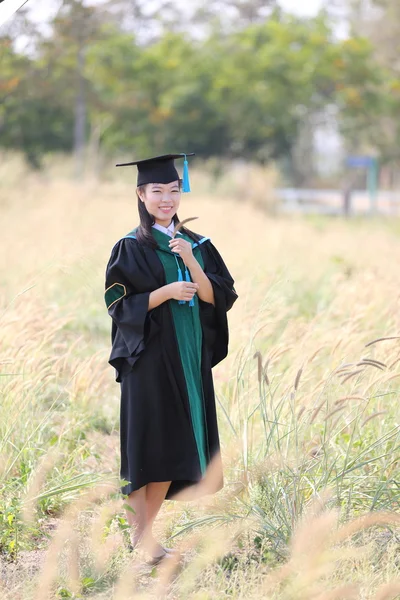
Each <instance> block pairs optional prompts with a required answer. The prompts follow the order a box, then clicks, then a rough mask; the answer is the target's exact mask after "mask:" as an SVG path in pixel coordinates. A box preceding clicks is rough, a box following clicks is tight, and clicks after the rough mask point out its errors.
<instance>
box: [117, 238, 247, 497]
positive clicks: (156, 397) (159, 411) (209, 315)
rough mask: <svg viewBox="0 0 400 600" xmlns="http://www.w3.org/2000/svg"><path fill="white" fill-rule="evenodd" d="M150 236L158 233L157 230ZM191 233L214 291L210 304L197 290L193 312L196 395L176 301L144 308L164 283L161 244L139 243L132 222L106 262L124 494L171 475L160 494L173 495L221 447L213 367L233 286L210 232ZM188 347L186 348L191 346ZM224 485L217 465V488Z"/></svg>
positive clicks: (220, 353)
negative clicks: (200, 424) (200, 421)
mask: <svg viewBox="0 0 400 600" xmlns="http://www.w3.org/2000/svg"><path fill="white" fill-rule="evenodd" d="M163 235H164V234H161V236H163ZM154 237H155V238H156V239H157V238H158V239H161V238H160V237H159V235H155V236H154ZM197 237H198V243H194V242H193V243H192V245H193V253H194V255H195V256H196V253H197V254H198V260H199V262H200V264H201V265H202V267H203V270H204V272H205V273H206V275H207V276H208V278H209V280H210V281H211V284H212V287H213V291H214V299H215V306H213V305H212V304H210V303H208V302H204V301H202V300H200V299H199V298H198V297H197V296H196V309H197V310H196V311H194V312H193V318H197V319H198V320H199V326H200V327H199V329H200V330H201V338H200V340H201V346H200V351H199V362H200V363H201V364H200V365H199V374H200V378H201V383H200V384H199V387H201V389H200V390H199V394H198V395H197V396H198V397H197V399H195V398H193V397H192V396H193V389H192V388H191V384H193V382H189V380H188V373H187V369H185V368H184V366H185V365H184V364H183V363H182V347H180V343H181V346H182V343H186V344H190V341H188V340H190V339H191V336H190V335H187V336H184V337H185V339H186V340H187V341H186V342H182V341H181V339H180V338H179V339H178V335H177V331H178V332H179V330H180V331H181V332H182V329H179V328H178V327H177V322H176V319H177V318H178V317H177V313H179V310H177V304H178V302H177V301H176V300H169V301H167V302H164V303H163V304H161V305H160V306H157V307H156V308H154V309H152V310H150V311H149V310H148V304H149V296H150V293H151V292H152V291H154V290H156V289H158V288H160V287H162V286H163V285H166V283H167V277H166V267H165V265H164V264H163V261H162V260H161V259H160V256H161V255H160V252H159V251H158V250H155V249H152V248H150V247H147V246H143V245H140V244H139V243H138V242H137V240H136V238H135V230H134V231H133V232H131V234H128V236H126V237H124V238H122V239H121V240H119V241H118V242H117V243H116V244H115V246H114V247H113V249H112V251H111V256H110V259H109V261H108V264H107V268H106V282H105V287H106V293H105V299H106V305H107V309H108V312H109V314H110V316H111V318H112V326H111V342H112V349H111V354H110V357H109V363H110V364H111V365H112V366H113V367H114V368H115V374H116V381H117V382H119V383H120V385H121V404H120V450H121V469H120V476H121V479H124V480H125V481H127V482H129V483H127V484H125V485H123V486H122V487H121V492H122V493H123V494H130V493H131V492H132V491H134V490H137V489H139V488H140V487H142V486H144V485H146V484H147V483H149V482H153V481H171V485H170V487H169V490H168V492H167V495H166V498H167V499H171V498H173V496H174V495H175V494H176V493H177V492H181V491H182V490H184V489H185V488H187V487H189V486H191V485H193V484H195V483H197V482H199V481H200V480H201V479H202V477H203V475H204V466H208V464H209V463H210V461H211V460H212V459H213V458H215V457H216V455H218V454H219V448H220V445H219V436H218V426H217V416H216V406H215V397H214V388H213V379H212V371H211V369H212V367H213V366H215V365H216V364H218V363H219V362H220V361H221V360H223V359H224V358H225V356H226V355H227V351H228V341H229V333H228V323H227V315H226V313H227V311H228V310H229V309H230V308H231V307H232V305H233V303H234V302H235V300H236V299H237V294H236V291H235V289H234V281H233V279H232V276H231V275H230V273H229V271H228V269H227V267H226V265H225V263H224V261H223V259H222V257H221V256H220V254H219V252H218V251H217V249H216V248H215V247H214V245H213V244H212V243H211V240H209V239H208V238H202V237H201V236H197ZM180 260H181V259H180ZM176 280H178V275H177V277H176ZM173 303H175V305H174V306H173ZM184 308H185V310H186V311H187V310H188V307H187V306H185V307H184ZM181 325H182V324H181ZM183 326H184V327H185V326H186V327H188V325H183ZM192 337H193V339H194V338H195V336H192ZM188 350H189V352H190V353H191V352H192V348H190V347H189V348H188ZM190 390H192V391H190ZM199 397H200V398H201V403H202V407H201V409H199V410H201V412H202V415H203V418H204V453H203V452H202V451H200V449H199V440H198V438H197V439H196V436H197V434H198V431H197V430H196V428H195V425H196V423H195V421H194V413H193V402H197V403H198V401H199V400H198V398H199ZM197 408H199V407H198V406H197ZM222 485H223V478H222V471H221V474H220V482H219V485H218V489H220V488H221V487H222Z"/></svg>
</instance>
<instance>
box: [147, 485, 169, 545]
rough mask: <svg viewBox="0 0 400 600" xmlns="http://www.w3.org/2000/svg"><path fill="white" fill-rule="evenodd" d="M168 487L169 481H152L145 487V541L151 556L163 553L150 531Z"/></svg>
mask: <svg viewBox="0 0 400 600" xmlns="http://www.w3.org/2000/svg"><path fill="white" fill-rule="evenodd" d="M170 485H171V482H170V481H154V482H151V483H148V484H147V485H146V540H147V544H148V550H149V551H150V552H151V554H153V555H159V554H160V553H162V552H163V549H162V546H161V544H159V543H158V542H156V540H155V539H154V536H153V531H152V529H153V523H154V521H155V519H156V517H157V515H158V513H159V510H160V508H161V505H162V503H163V501H164V500H165V496H166V495H167V492H168V488H169V486H170Z"/></svg>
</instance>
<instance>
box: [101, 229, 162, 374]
mask: <svg viewBox="0 0 400 600" xmlns="http://www.w3.org/2000/svg"><path fill="white" fill-rule="evenodd" d="M156 287H157V286H153V285H151V283H149V281H148V278H147V277H146V268H145V264H144V258H143V256H142V254H141V251H140V248H138V245H137V242H136V241H134V240H131V239H122V240H120V241H119V242H117V243H116V244H115V246H114V248H113V249H112V251H111V256H110V260H109V261H108V264H107V267H106V281H105V288H106V289H105V302H106V306H107V310H108V314H109V315H110V317H111V318H112V321H113V323H112V330H111V341H112V350H111V354H110V358H109V363H110V364H111V365H112V366H114V367H115V369H116V371H117V378H116V380H117V381H121V374H122V372H123V371H124V370H127V369H128V370H130V369H131V368H132V367H133V365H134V364H135V363H136V361H137V360H138V359H139V357H140V354H141V353H142V352H143V350H144V348H145V345H146V342H147V341H148V340H149V339H150V337H152V336H153V335H154V334H155V332H156V330H157V328H158V326H157V323H156V322H155V321H154V319H152V312H153V311H148V306H149V296H150V293H151V291H153V290H152V289H151V288H153V289H156Z"/></svg>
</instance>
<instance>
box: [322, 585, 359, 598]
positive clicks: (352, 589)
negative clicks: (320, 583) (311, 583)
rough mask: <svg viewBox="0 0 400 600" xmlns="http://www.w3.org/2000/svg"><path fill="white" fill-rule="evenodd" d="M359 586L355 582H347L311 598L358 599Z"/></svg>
mask: <svg viewBox="0 0 400 600" xmlns="http://www.w3.org/2000/svg"><path fill="white" fill-rule="evenodd" d="M359 593H360V586H359V585H357V584H355V583H347V584H345V585H341V586H340V587H337V588H335V589H334V590H329V591H324V592H322V594H319V595H318V596H314V597H313V598H312V600H358V598H359V597H360V596H359Z"/></svg>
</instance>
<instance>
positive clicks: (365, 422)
mask: <svg viewBox="0 0 400 600" xmlns="http://www.w3.org/2000/svg"><path fill="white" fill-rule="evenodd" d="M386 414H387V410H379V411H378V412H375V413H374V414H372V415H370V416H369V417H367V418H366V419H365V421H363V422H362V423H361V427H364V425H366V424H367V423H368V421H371V419H375V417H379V416H380V415H386Z"/></svg>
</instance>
